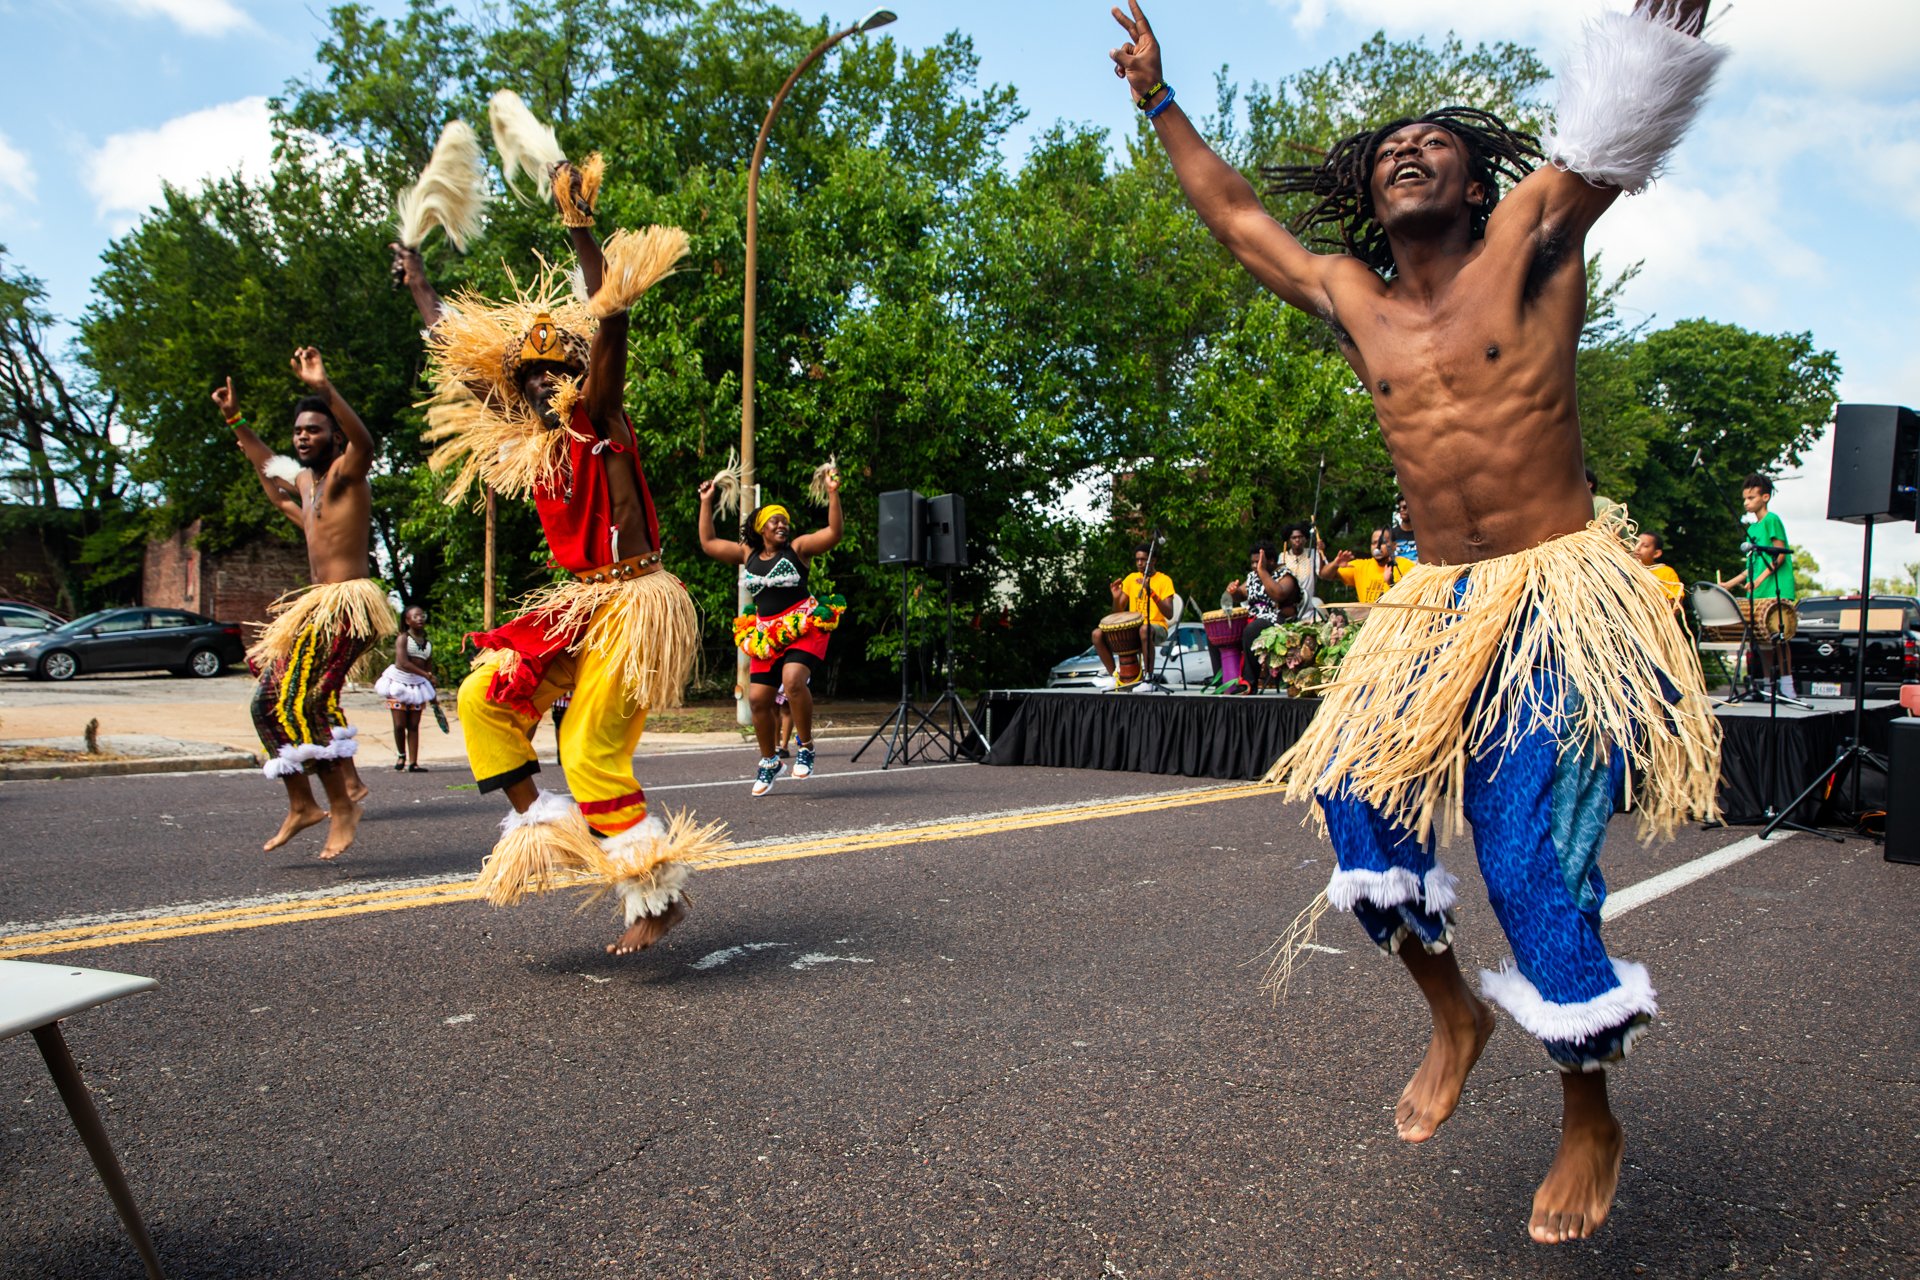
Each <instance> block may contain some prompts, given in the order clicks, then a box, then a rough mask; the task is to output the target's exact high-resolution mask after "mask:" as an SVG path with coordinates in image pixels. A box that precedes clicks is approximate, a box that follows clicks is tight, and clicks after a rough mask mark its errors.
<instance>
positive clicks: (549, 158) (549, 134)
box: [487, 89, 567, 200]
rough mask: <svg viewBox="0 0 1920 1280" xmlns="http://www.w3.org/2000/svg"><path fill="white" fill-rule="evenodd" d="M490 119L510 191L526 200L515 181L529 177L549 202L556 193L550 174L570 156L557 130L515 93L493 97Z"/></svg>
mask: <svg viewBox="0 0 1920 1280" xmlns="http://www.w3.org/2000/svg"><path fill="white" fill-rule="evenodd" d="M487 119H488V121H489V122H491V124H492V125H493V145H494V147H495V149H496V150H498V151H499V152H500V176H501V177H503V178H505V179H506V183H507V189H508V190H509V191H511V192H513V193H514V195H516V196H519V197H520V198H521V199H523V200H524V199H526V195H525V193H524V192H522V191H521V190H520V188H519V187H517V186H515V185H514V177H515V176H516V175H517V174H525V175H526V176H527V177H529V178H531V179H533V185H534V189H535V190H536V191H538V192H539V195H540V199H542V200H545V199H546V198H547V194H548V192H549V191H550V190H551V189H552V188H551V186H550V185H549V179H548V174H549V172H550V171H551V170H552V168H553V166H554V165H556V164H559V163H560V162H561V161H563V160H565V159H566V158H567V153H566V152H564V151H562V150H561V149H560V140H559V139H558V138H556V137H554V136H553V126H552V125H550V124H542V123H540V121H539V119H538V118H536V117H535V116H534V114H533V112H532V111H531V110H529V109H528V108H527V104H526V103H525V102H522V101H521V100H520V95H519V94H517V93H515V92H514V91H513V90H511V89H502V90H500V91H499V92H498V93H496V94H494V95H493V99H492V101H490V102H488V103H487Z"/></svg>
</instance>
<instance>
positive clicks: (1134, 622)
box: [1100, 610, 1147, 631]
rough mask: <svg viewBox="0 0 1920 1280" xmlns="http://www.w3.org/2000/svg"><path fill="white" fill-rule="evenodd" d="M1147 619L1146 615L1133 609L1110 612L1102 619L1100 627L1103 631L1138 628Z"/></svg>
mask: <svg viewBox="0 0 1920 1280" xmlns="http://www.w3.org/2000/svg"><path fill="white" fill-rule="evenodd" d="M1146 620H1147V619H1146V617H1145V616H1144V615H1142V614H1138V613H1134V612H1132V611H1131V610H1129V611H1127V612H1124V613H1110V614H1108V615H1107V616H1106V617H1104V618H1102V619H1100V629H1101V630H1102V631H1127V630H1132V629H1137V628H1138V627H1139V626H1140V625H1141V624H1142V623H1144V622H1145V621H1146Z"/></svg>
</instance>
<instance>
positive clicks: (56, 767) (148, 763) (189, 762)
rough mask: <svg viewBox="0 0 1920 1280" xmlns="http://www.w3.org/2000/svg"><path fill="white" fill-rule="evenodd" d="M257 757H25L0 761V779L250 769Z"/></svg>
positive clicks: (236, 753) (245, 754) (226, 754)
mask: <svg viewBox="0 0 1920 1280" xmlns="http://www.w3.org/2000/svg"><path fill="white" fill-rule="evenodd" d="M259 763H260V758H259V757H258V756H256V755H254V754H253V753H252V752H250V751H225V752H221V753H220V754H218V755H208V756H148V757H144V758H141V759H135V760H29V761H22V762H21V763H19V764H0V782H8V781H12V782H25V781H32V780H36V779H48V778H56V779H57V778H114V777H124V776H127V775H130V774H138V773H203V772H206V771H209V770H214V769H252V768H255V767H256V766H258V765H259Z"/></svg>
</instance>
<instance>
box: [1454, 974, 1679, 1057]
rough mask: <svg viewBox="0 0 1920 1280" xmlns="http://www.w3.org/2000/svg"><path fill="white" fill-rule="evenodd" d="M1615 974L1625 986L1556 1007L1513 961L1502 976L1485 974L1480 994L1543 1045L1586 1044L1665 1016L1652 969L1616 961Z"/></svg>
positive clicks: (1481, 981)
mask: <svg viewBox="0 0 1920 1280" xmlns="http://www.w3.org/2000/svg"><path fill="white" fill-rule="evenodd" d="M1613 973H1614V976H1615V977H1616V978H1618V979H1619V980H1620V985H1619V986H1617V987H1615V988H1614V989H1613V990H1611V991H1606V992H1602V993H1601V994H1600V995H1597V996H1595V997H1594V998H1593V999H1591V1000H1578V1001H1575V1002H1573V1003H1571V1004H1556V1003H1554V1002H1553V1001H1550V1000H1548V999H1547V998H1546V997H1545V996H1543V995H1541V994H1540V989H1539V988H1538V987H1536V986H1534V985H1533V984H1532V983H1531V982H1529V981H1527V979H1526V976H1525V975H1524V974H1522V973H1521V972H1520V971H1519V970H1518V969H1516V968H1514V967H1513V962H1512V961H1508V962H1507V963H1506V964H1504V965H1502V966H1501V967H1500V971H1499V972H1498V973H1496V972H1494V971H1493V970H1491V969H1482V970H1481V971H1480V992H1481V994H1482V995H1484V996H1486V997H1487V998H1488V999H1489V1000H1492V1001H1493V1002H1494V1003H1495V1004H1497V1005H1499V1006H1500V1007H1501V1008H1502V1009H1505V1010H1506V1011H1507V1012H1508V1013H1509V1014H1511V1015H1513V1020H1514V1021H1515V1022H1517V1023H1519V1024H1520V1025H1521V1026H1522V1027H1525V1028H1526V1029H1527V1030H1528V1031H1529V1032H1531V1033H1532V1034H1533V1036H1534V1037H1535V1038H1536V1039H1540V1040H1584V1039H1586V1038H1587V1037H1588V1036H1594V1035H1599V1034H1600V1033H1601V1032H1602V1031H1606V1030H1609V1029H1611V1028H1613V1027H1618V1026H1621V1025H1623V1024H1624V1023H1626V1022H1628V1021H1629V1020H1630V1019H1632V1018H1634V1017H1636V1016H1638V1015H1640V1014H1645V1015H1646V1016H1648V1017H1652V1016H1653V1015H1654V1014H1657V1013H1659V1012H1660V1006H1659V1005H1658V1004H1657V1003H1655V1001H1654V996H1655V994H1656V992H1655V991H1654V989H1653V982H1652V980H1651V979H1649V978H1648V977H1647V966H1645V965H1643V964H1636V963H1634V962H1633V961H1631V960H1615V961H1614V962H1613Z"/></svg>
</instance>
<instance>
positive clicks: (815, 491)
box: [807, 455, 840, 507]
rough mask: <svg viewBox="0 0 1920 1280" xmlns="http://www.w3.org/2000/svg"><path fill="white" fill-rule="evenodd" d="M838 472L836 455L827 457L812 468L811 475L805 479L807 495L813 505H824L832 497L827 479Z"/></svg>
mask: <svg viewBox="0 0 1920 1280" xmlns="http://www.w3.org/2000/svg"><path fill="white" fill-rule="evenodd" d="M839 474H840V458H839V456H838V455H835V456H834V457H831V458H828V459H827V460H826V461H825V462H823V463H821V464H820V465H819V466H817V467H815V468H814V469H813V475H812V477H811V478H810V479H808V481H807V496H808V497H809V498H812V499H813V505H814V506H816V507H824V506H826V505H827V503H828V502H829V501H830V500H831V499H832V497H833V490H831V489H829V488H827V480H828V478H829V477H831V476H837V475H839Z"/></svg>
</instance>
